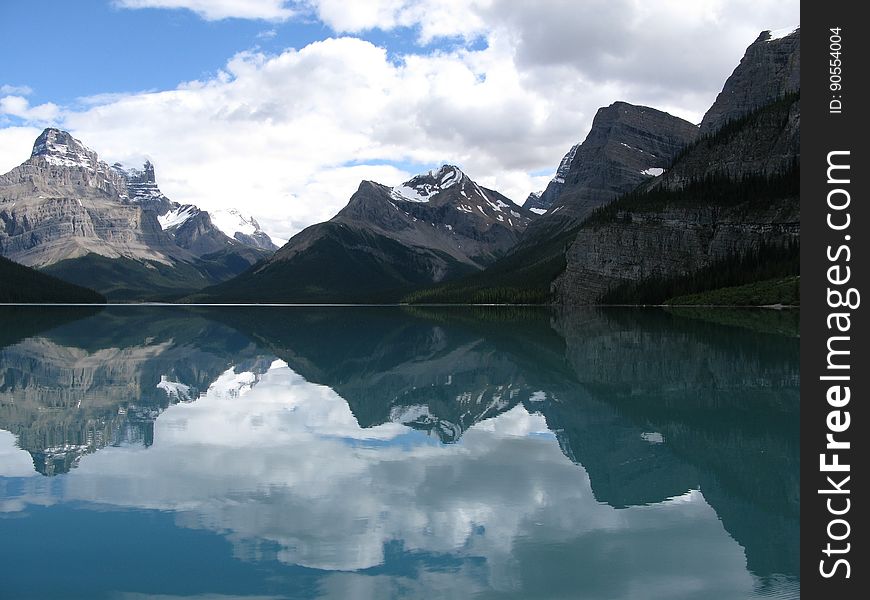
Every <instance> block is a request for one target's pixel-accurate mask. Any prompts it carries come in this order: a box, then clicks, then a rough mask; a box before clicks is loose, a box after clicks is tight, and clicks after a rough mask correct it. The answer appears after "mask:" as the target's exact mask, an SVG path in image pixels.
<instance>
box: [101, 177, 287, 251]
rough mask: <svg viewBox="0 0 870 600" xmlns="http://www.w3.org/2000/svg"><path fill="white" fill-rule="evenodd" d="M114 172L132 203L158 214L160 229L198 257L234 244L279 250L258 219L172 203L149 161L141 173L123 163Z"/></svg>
mask: <svg viewBox="0 0 870 600" xmlns="http://www.w3.org/2000/svg"><path fill="white" fill-rule="evenodd" d="M112 168H113V169H114V170H115V171H117V172H118V173H120V174H121V175H122V176H123V177H124V179H125V180H126V182H127V191H128V195H129V200H130V202H133V203H135V204H138V205H139V206H141V207H142V208H143V209H145V210H150V211H153V212H155V213H157V221H158V222H159V223H160V227H161V228H162V229H163V230H164V231H167V232H169V233H170V234H171V235H172V236H173V238H175V243H176V244H178V245H179V246H181V247H182V248H184V249H186V250H189V251H191V252H192V253H193V254H194V255H196V256H203V255H205V254H210V253H212V252H218V251H220V250H223V249H225V248H226V247H228V246H234V245H236V244H234V243H233V241H232V240H235V241H236V242H240V243H241V244H243V245H245V246H250V247H251V248H255V249H258V250H266V251H274V250H277V249H278V247H277V246H276V245H275V244H274V243H273V242H272V238H270V237H269V235H268V234H266V233H265V232H264V231H263V230H261V229H260V225H259V224H258V223H257V221H256V220H255V219H254V217H243V216H242V215H241V213H240V212H239V211H238V210H236V209H228V210H219V211H210V212H206V211H204V210H202V209H200V208H199V207H197V206H195V205H193V204H179V203H178V202H173V201H171V200H170V199H169V198H167V197H166V196H165V195H164V194H163V192H161V191H160V188H159V187H158V185H157V178H156V176H155V174H154V165H153V164H152V163H151V161H145V164H144V166H143V167H142V168H141V169H137V168H131V167H125V166H124V165H122V164H120V163H115V164H114V165H112Z"/></svg>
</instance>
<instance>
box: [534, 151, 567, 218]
mask: <svg viewBox="0 0 870 600" xmlns="http://www.w3.org/2000/svg"><path fill="white" fill-rule="evenodd" d="M579 148H580V144H574V145H573V146H571V149H570V150H568V153H567V154H565V156H563V157H562V160H561V161H560V162H559V166H558V167H557V168H556V174H555V175H554V176H553V178H552V179H551V180H550V183H548V184H547V187H546V188H545V189H544V191H542V192H532V193H531V194H529V197H528V198H526V201H525V203H523V206H524V207H525V208H528V209H529V210H531V211H532V212H534V213H537V214H540V215H542V214H544V213H545V212H547V210H548V209H549V208H550V207H551V206H553V203H554V202H555V201H556V198H558V197H559V194H561V193H562V188H563V187H565V178H566V177H568V174H569V173H570V171H571V163H573V162H574V157H575V156H576V155H577V150H578V149H579Z"/></svg>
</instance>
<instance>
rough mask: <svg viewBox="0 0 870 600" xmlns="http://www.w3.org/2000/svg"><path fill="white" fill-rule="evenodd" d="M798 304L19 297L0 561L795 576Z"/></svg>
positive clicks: (769, 587)
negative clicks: (359, 303) (157, 301)
mask: <svg viewBox="0 0 870 600" xmlns="http://www.w3.org/2000/svg"><path fill="white" fill-rule="evenodd" d="M796 317H797V315H796V314H793V313H787V312H786V313H779V312H773V311H742V312H741V311H734V312H723V311H718V312H714V313H705V312H693V313H691V314H689V315H684V314H677V313H669V312H664V311H660V310H627V309H626V310H613V311H607V312H603V311H600V310H593V309H590V310H587V311H578V312H574V313H569V314H554V313H551V312H548V311H546V310H542V309H468V308H444V309H407V308H320V309H317V308H259V309H243V308H223V309H218V308H215V309H205V308H187V309H184V308H169V307H118V308H109V309H105V310H102V311H100V312H94V311H86V312H84V313H83V312H82V311H81V310H78V311H77V310H76V309H70V308H50V309H49V308H42V309H40V310H39V311H38V312H35V311H34V310H33V309H2V312H0V329H2V331H3V334H2V336H0V344H2V345H3V348H2V349H0V430H4V431H0V535H2V536H3V539H7V540H8V539H15V540H16V543H15V544H5V545H4V548H3V550H2V551H0V561H2V564H4V565H5V568H4V570H5V571H6V573H7V574H8V575H4V584H3V586H4V588H6V589H7V590H8V591H10V592H11V593H12V597H16V598H18V597H21V598H29V597H34V598H35V597H52V596H53V595H55V594H56V593H58V592H57V590H63V592H62V593H61V595H63V596H64V597H69V598H72V597H89V598H99V597H111V598H115V597H122V598H131V599H132V598H141V597H147V595H148V594H152V595H154V594H156V595H161V597H164V596H165V597H177V596H190V595H197V594H198V595H202V594H222V595H225V596H229V597H233V598H235V597H255V596H256V597H270V598H272V597H274V598H285V597H286V598H298V597H302V598H417V597H420V598H422V597H425V598H440V597H443V598H467V597H481V598H501V597H505V598H536V597H540V598H578V597H580V598H751V597H759V598H760V597H765V598H766V597H777V598H779V597H782V598H785V597H797V595H798V594H799V591H798V579H797V578H798V541H799V527H798V516H799V508H800V500H799V495H798V483H799V476H798V471H799V461H798V441H799V438H798V412H799V398H798V396H799V394H798V390H799V376H798V346H799V344H798V339H797V337H796V336H795V332H796ZM83 531H87V532H88V535H85V536H83V535H82V532H83ZM22 540H25V541H22ZM47 561H48V562H50V564H51V565H52V567H51V570H52V573H53V574H52V575H51V576H45V575H44V574H39V573H42V571H41V570H40V568H39V567H38V565H43V567H44V565H45V564H46V562H47ZM180 565H183V568H179V566H180ZM215 573H220V575H219V576H216V575H215ZM37 574H39V575H38V576H37ZM52 586H57V587H56V588H53V587H52Z"/></svg>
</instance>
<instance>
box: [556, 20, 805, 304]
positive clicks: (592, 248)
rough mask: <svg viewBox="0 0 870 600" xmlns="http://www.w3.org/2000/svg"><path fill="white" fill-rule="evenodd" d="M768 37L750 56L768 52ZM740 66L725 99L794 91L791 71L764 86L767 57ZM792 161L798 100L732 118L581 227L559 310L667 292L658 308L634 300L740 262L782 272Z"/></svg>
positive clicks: (790, 227) (796, 229) (796, 233)
mask: <svg viewBox="0 0 870 600" xmlns="http://www.w3.org/2000/svg"><path fill="white" fill-rule="evenodd" d="M766 35H767V34H763V35H762V38H764V39H762V38H759V39H760V40H761V41H760V42H756V43H755V44H753V46H757V45H758V44H759V43H763V44H768V43H769V42H767V41H765V39H766ZM798 36H799V33H794V34H792V35H790V36H787V37H786V38H783V39H782V44H793V43H794V41H795V40H796V39H797V38H798ZM791 56H792V59H791V60H792V61H798V62H799V58H797V57H796V56H795V55H791ZM747 57H750V58H754V59H755V60H758V61H760V62H761V63H762V65H761V66H760V67H759V66H757V65H754V64H753V63H752V62H750V61H749V59H748V58H747ZM747 57H744V61H743V62H742V63H741V67H739V68H738V69H737V70H736V71H735V74H734V75H732V77H731V78H730V79H729V80H728V82H727V83H726V85H725V90H731V89H735V88H736V89H742V88H750V89H752V88H754V87H756V86H759V87H761V88H762V89H775V90H778V89H784V90H786V89H791V85H792V72H791V70H790V69H786V70H782V71H780V72H778V76H779V79H778V80H773V81H771V80H769V79H768V77H769V75H770V73H769V71H768V70H767V69H765V68H762V67H763V66H764V65H766V64H767V62H766V61H767V58H768V57H769V53H767V52H763V51H760V50H757V49H753V48H752V47H750V50H749V51H747ZM750 74H752V75H754V77H757V78H759V79H760V81H754V80H752V79H751V78H750ZM735 80H736V82H735ZM721 98H722V95H721V94H720V99H721ZM717 102H719V100H717ZM711 110H712V109H711ZM708 114H709V113H708ZM723 114H724V113H723ZM735 114H736V113H735ZM799 159H800V101H799V97H798V96H797V95H796V94H787V95H785V96H781V97H779V98H778V99H777V100H775V101H773V102H771V103H769V104H767V105H766V106H764V107H762V108H760V109H756V110H755V111H753V112H750V113H748V114H743V115H742V116H740V117H739V118H730V119H729V120H728V122H727V124H725V125H722V126H721V127H720V128H719V129H718V130H717V131H716V132H714V133H712V134H709V135H707V136H705V137H703V138H702V139H700V140H699V141H698V142H697V143H696V144H694V145H692V146H691V147H690V148H688V150H687V151H686V152H685V153H684V154H683V155H681V156H680V157H679V158H678V160H677V161H676V163H675V164H674V165H673V166H671V167H670V169H668V171H667V172H666V173H664V174H663V175H662V176H660V177H658V178H657V179H656V180H654V181H653V182H650V183H649V184H647V185H646V186H644V187H642V188H641V190H640V191H639V192H638V193H636V194H634V195H632V196H629V197H625V198H623V199H621V200H619V201H618V202H616V203H614V204H613V205H611V206H610V207H609V208H608V211H606V212H599V214H597V215H594V217H593V218H591V219H589V220H588V221H587V222H585V223H584V224H583V226H582V227H581V228H580V229H579V231H578V232H577V234H576V237H575V238H574V240H573V242H572V243H571V245H570V247H569V248H568V250H567V253H566V267H565V270H564V272H563V274H562V275H561V276H559V277H558V278H557V279H556V281H555V282H554V284H553V287H552V289H553V292H554V295H555V298H556V301H557V302H558V303H560V304H562V305H578V304H589V303H595V302H598V301H601V300H602V299H606V300H607V301H613V302H633V301H644V302H645V301H651V302H659V301H664V300H666V299H667V294H666V292H664V291H663V292H662V294H663V295H664V297H661V298H653V297H647V296H644V295H643V294H642V293H640V295H638V294H637V293H636V291H637V290H639V288H641V287H642V286H644V285H647V286H649V285H662V286H664V285H665V283H664V282H668V281H670V282H672V284H670V285H678V284H677V283H676V282H677V281H678V280H679V279H680V278H685V277H688V276H689V275H691V274H697V273H700V272H702V271H704V270H712V271H715V270H716V269H717V268H720V267H722V266H723V265H726V264H729V263H733V262H734V261H739V260H744V261H750V262H753V264H755V263H760V264H759V265H758V266H759V267H760V268H761V271H762V272H767V271H768V270H769V269H770V268H772V267H774V266H776V265H774V264H773V262H775V261H782V262H783V267H782V268H783V269H788V268H789V266H788V265H789V264H790V263H792V262H793V260H792V258H794V257H792V256H791V255H792V254H794V255H796V252H797V247H798V244H799V241H800V211H799V208H800V206H799V205H800V203H799V171H798V162H799ZM771 253H773V254H775V255H776V259H773V258H770V256H772V254H771ZM765 263H767V264H765ZM722 268H724V267H722ZM776 274H777V276H780V275H784V274H786V273H785V271H783V273H779V272H778V271H776ZM645 282H646V283H645ZM650 282H654V284H651V283H650ZM739 283H744V281H740V282H739ZM679 285H682V284H679ZM630 289H634V290H635V291H631V292H629V290H630ZM638 298H644V299H643V300H638Z"/></svg>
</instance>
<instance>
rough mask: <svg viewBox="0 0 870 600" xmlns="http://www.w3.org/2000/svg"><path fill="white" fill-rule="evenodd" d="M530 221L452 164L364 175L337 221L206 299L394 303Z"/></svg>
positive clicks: (470, 268) (509, 240)
mask: <svg viewBox="0 0 870 600" xmlns="http://www.w3.org/2000/svg"><path fill="white" fill-rule="evenodd" d="M534 218H535V214H534V213H532V212H530V211H528V210H526V209H525V208H522V207H520V206H518V205H517V204H515V203H514V202H513V201H512V200H510V199H508V198H506V197H505V196H503V195H502V194H499V193H498V192H496V191H494V190H490V189H487V188H485V187H483V186H481V185H479V184H477V183H476V182H474V181H473V180H472V179H471V178H469V177H468V176H467V175H466V174H465V173H463V172H462V170H461V169H459V168H458V167H456V166H454V165H443V166H442V167H440V168H439V169H435V170H432V171H429V172H427V173H422V174H420V175H417V176H416V177H413V178H411V179H410V180H408V181H406V182H405V183H403V184H401V185H397V186H395V187H388V186H385V185H382V184H379V183H375V182H373V181H363V182H362V183H361V184H360V186H359V189H357V191H356V193H354V194H353V196H351V198H350V201H349V202H348V203H347V206H345V207H344V208H343V209H342V210H341V211H340V212H339V213H338V214H337V215H336V216H335V217H333V218H332V219H330V220H329V221H327V222H326V223H320V224H317V225H313V226H311V227H308V228H307V229H305V230H303V231H302V232H300V233H299V234H297V235H296V236H294V237H293V238H292V239H290V241H289V242H287V244H285V245H284V246H283V247H282V248H281V249H280V250H278V252H276V253H275V255H274V256H273V257H272V258H271V259H269V261H267V262H266V263H265V264H264V265H262V266H261V267H259V268H258V269H257V270H256V271H255V272H252V273H247V274H245V276H244V277H241V278H236V279H235V280H233V282H232V285H227V286H224V287H222V288H220V289H217V288H216V289H214V290H213V291H214V294H208V296H206V297H209V298H214V299H226V300H229V299H230V297H233V298H236V297H241V295H244V297H246V298H250V299H254V300H260V299H266V297H267V296H268V299H270V300H274V301H362V300H374V299H378V300H389V299H392V300H395V299H398V297H399V296H400V295H401V293H402V291H403V290H407V289H410V288H413V287H415V286H419V285H427V284H431V283H435V282H441V281H447V280H449V279H452V278H455V277H458V276H460V275H463V274H466V273H472V272H474V271H478V270H480V269H482V268H483V267H484V266H486V265H487V264H489V263H491V262H492V261H494V260H495V259H497V258H498V257H499V256H502V255H503V254H504V253H505V252H506V251H507V250H508V249H509V248H510V247H511V246H513V245H514V244H515V243H516V242H517V240H518V239H519V236H520V234H521V233H522V232H523V231H524V230H525V228H526V227H527V226H528V225H529V223H530V222H531V221H532V219H534ZM299 282H304V284H303V285H300V284H299Z"/></svg>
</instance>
